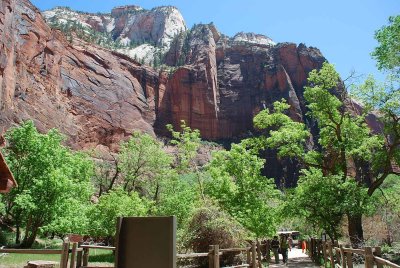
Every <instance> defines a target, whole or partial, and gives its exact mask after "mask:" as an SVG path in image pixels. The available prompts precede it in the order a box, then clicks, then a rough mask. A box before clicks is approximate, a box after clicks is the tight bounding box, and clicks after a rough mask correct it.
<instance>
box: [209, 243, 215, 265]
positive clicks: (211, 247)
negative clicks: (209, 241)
mask: <svg viewBox="0 0 400 268" xmlns="http://www.w3.org/2000/svg"><path fill="white" fill-rule="evenodd" d="M208 267H209V268H214V245H210V247H209V250H208Z"/></svg>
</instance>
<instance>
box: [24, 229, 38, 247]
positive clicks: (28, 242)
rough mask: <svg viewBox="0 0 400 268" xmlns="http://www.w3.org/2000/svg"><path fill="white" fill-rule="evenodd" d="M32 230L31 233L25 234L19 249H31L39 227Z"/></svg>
mask: <svg viewBox="0 0 400 268" xmlns="http://www.w3.org/2000/svg"><path fill="white" fill-rule="evenodd" d="M32 229H33V230H32V231H31V232H29V233H26V234H25V236H24V239H23V240H22V243H21V245H20V248H31V247H32V245H33V243H34V242H35V239H36V235H37V231H38V229H39V227H36V226H34V227H33V228H32Z"/></svg>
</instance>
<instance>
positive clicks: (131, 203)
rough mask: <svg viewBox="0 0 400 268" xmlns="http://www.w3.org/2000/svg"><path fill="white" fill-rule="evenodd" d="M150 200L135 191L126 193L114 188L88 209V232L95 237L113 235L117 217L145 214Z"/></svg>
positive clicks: (110, 236) (109, 236) (110, 237)
mask: <svg viewBox="0 0 400 268" xmlns="http://www.w3.org/2000/svg"><path fill="white" fill-rule="evenodd" d="M150 204H151V203H150V202H149V201H148V200H147V199H145V198H140V197H139V195H138V193H137V192H131V193H127V192H126V191H124V190H123V189H121V188H116V189H114V190H112V191H110V192H108V193H107V194H104V195H102V196H101V197H100V198H99V202H98V203H97V204H96V205H94V206H93V207H92V208H91V210H90V211H89V216H88V218H89V219H90V230H89V232H90V234H91V235H93V236H95V237H107V238H109V239H112V237H114V236H115V231H116V226H117V225H116V220H117V218H118V217H128V216H145V215H146V214H147V212H148V210H149V206H150Z"/></svg>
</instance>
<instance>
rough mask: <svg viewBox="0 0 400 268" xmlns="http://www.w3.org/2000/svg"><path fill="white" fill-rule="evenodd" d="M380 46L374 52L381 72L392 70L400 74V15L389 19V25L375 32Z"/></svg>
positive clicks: (373, 55)
mask: <svg viewBox="0 0 400 268" xmlns="http://www.w3.org/2000/svg"><path fill="white" fill-rule="evenodd" d="M375 39H376V40H377V41H378V42H379V46H378V47H376V48H375V50H374V52H372V57H373V58H375V59H376V61H377V65H378V68H379V70H392V71H394V72H395V73H397V74H399V71H400V69H399V67H400V53H399V51H400V15H397V16H393V17H389V25H387V26H383V27H382V28H381V29H379V30H378V31H376V32H375Z"/></svg>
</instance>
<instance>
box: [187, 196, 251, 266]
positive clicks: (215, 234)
mask: <svg viewBox="0 0 400 268" xmlns="http://www.w3.org/2000/svg"><path fill="white" fill-rule="evenodd" d="M207 203H208V204H207ZM187 234H188V236H189V239H188V240H187V242H186V243H187V246H188V247H189V248H191V249H192V250H193V251H194V252H208V251H209V246H210V245H219V246H220V248H231V247H238V246H240V245H242V244H244V243H245V241H244V239H245V238H246V236H247V233H246V231H245V229H244V228H243V227H242V226H241V225H240V224H239V223H238V222H237V221H235V220H234V219H233V218H232V217H230V216H229V215H228V214H226V213H225V212H223V211H222V209H221V208H220V207H218V206H216V205H214V204H211V202H206V204H205V205H204V206H203V207H201V208H199V209H197V210H196V211H195V212H194V214H193V216H192V219H191V221H190V222H189V226H188V232H187ZM198 261H199V263H198V264H199V265H200V266H201V267H207V265H208V260H207V259H203V258H200V259H198ZM220 261H221V264H222V265H224V266H225V265H232V264H233V262H234V255H229V254H224V255H223V256H222V257H221V259H220Z"/></svg>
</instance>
